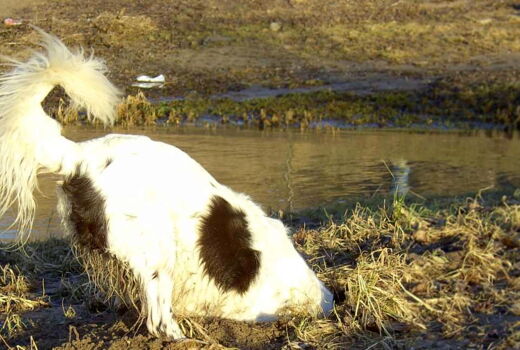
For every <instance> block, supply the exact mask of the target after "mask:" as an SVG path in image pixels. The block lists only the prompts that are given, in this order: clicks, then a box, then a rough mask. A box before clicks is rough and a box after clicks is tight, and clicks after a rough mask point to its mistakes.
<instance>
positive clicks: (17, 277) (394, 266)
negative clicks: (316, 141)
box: [0, 198, 520, 349]
mask: <svg viewBox="0 0 520 350" xmlns="http://www.w3.org/2000/svg"><path fill="white" fill-rule="evenodd" d="M293 238H294V241H295V244H296V245H297V247H298V249H300V250H301V251H302V253H303V254H304V255H305V256H306V257H307V260H308V261H309V263H310V264H311V265H312V267H313V269H314V270H315V271H317V273H318V275H319V277H320V278H321V279H322V280H323V281H324V282H325V283H326V284H327V285H328V286H329V288H331V289H332V290H333V291H334V293H335V296H336V307H335V310H334V312H333V313H332V314H331V315H330V316H329V317H327V318H325V319H314V318H308V317H293V318H286V319H283V320H280V321H278V322H275V323H272V324H264V325H261V324H259V325H248V324H244V323H240V322H231V321H225V320H204V319H190V318H188V319H183V320H182V321H181V325H182V327H183V328H184V330H185V331H186V333H187V334H189V335H190V337H194V338H196V339H198V341H197V342H198V343H197V346H200V347H206V348H212V346H213V348H219V347H222V346H227V347H235V346H238V347H257V348H259V347H261V348H280V347H285V348H288V349H289V348H291V349H292V348H301V347H306V346H311V347H316V348H331V349H332V348H344V347H345V346H349V347H352V348H358V347H367V346H368V347H370V346H372V347H373V348H385V349H386V348H389V347H398V348H400V347H408V346H414V347H415V348H419V349H421V348H424V349H426V348H431V347H434V346H433V345H432V344H437V345H439V344H440V345H442V344H445V345H449V346H454V347H457V346H464V347H466V346H472V345H474V346H482V345H484V346H487V347H489V346H493V347H494V348H497V349H508V348H514V347H518V346H519V345H520V343H519V340H520V339H519V338H520V334H519V332H520V330H519V329H518V325H519V323H518V322H520V315H519V314H520V313H519V311H518V308H519V306H518V300H519V299H520V282H519V280H520V256H519V254H518V252H519V250H518V249H519V247H520V204H519V203H518V202H515V200H514V199H511V200H507V199H504V200H503V201H502V202H501V203H498V204H497V205H490V204H489V203H488V202H487V201H486V200H485V199H482V198H478V199H468V200H467V201H466V202H465V203H462V204H461V203H459V204H457V205H451V206H449V207H445V208H443V209H435V210H432V209H428V208H426V207H424V206H419V205H414V204H412V205H409V204H405V203H404V201H402V200H395V201H394V202H393V203H390V204H387V205H383V206H382V207H380V208H378V209H370V208H368V207H364V206H361V205H358V206H357V207H355V208H354V209H352V210H349V211H348V212H346V213H345V218H344V220H339V221H338V220H336V221H330V222H328V223H326V224H324V225H323V226H322V228H320V229H311V230H309V229H304V228H301V229H299V230H297V231H296V232H295V233H294V236H293ZM27 252H28V255H29V256H28V257H27V256H26V255H23V254H22V253H21V252H3V253H2V263H3V267H2V273H3V274H2V275H0V282H1V298H0V300H1V304H0V306H1V307H2V312H3V314H4V316H2V317H3V321H2V322H3V328H2V329H3V330H2V334H3V337H4V339H5V341H7V342H8V343H9V344H16V342H20V344H22V345H24V346H27V348H28V347H29V345H30V344H29V343H28V340H27V339H29V335H33V336H34V335H37V334H38V331H37V330H38V327H41V326H42V323H41V320H40V321H39V322H40V323H39V324H38V323H37V322H36V323H35V322H33V319H34V316H30V317H28V316H26V315H27V313H26V312H27V311H28V310H31V309H40V310H41V308H42V307H44V306H46V305H48V304H47V302H45V301H44V300H45V299H44V298H43V295H40V293H38V292H37V291H36V290H35V289H34V288H32V287H30V286H31V285H38V283H39V282H38V281H41V280H45V279H50V280H52V279H53V278H57V277H58V276H59V280H60V282H59V285H60V287H59V288H58V289H57V291H54V292H53V293H50V294H49V296H48V298H49V300H51V301H52V300H54V301H56V300H61V303H63V302H64V301H65V304H66V305H67V304H69V305H72V306H70V307H69V308H66V307H62V308H63V312H62V314H63V316H62V317H64V319H65V321H64V322H65V324H70V323H71V322H75V320H76V322H77V321H78V320H77V316H76V310H79V309H81V307H80V306H79V305H80V304H83V305H88V307H89V310H90V311H89V313H87V314H89V315H94V314H96V312H98V313H99V312H100V310H101V311H102V310H105V311H102V313H105V314H106V313H109V314H110V313H112V312H113V311H110V310H116V309H117V310H119V312H120V313H121V312H122V311H121V310H124V309H125V308H123V309H121V308H122V305H121V303H120V301H121V300H126V301H128V300H130V301H132V303H127V304H128V305H127V309H129V310H130V311H127V312H126V315H127V316H125V317H126V319H127V320H128V321H126V322H129V323H127V326H124V325H121V323H115V324H114V325H113V326H111V328H110V327H109V328H107V327H105V328H96V329H93V328H89V327H87V326H84V328H82V330H81V331H79V338H77V341H74V340H69V341H71V343H69V344H70V345H73V344H76V345H74V346H80V344H83V343H85V342H86V343H92V344H95V343H96V342H98V341H100V342H101V343H99V344H101V345H98V346H102V347H103V348H104V347H106V346H108V345H109V344H112V346H113V347H114V348H116V349H117V346H118V345H117V344H120V343H121V341H123V340H124V342H125V343H127V342H130V343H129V344H132V342H135V343H134V344H140V345H139V346H142V347H143V348H150V347H152V346H153V344H156V343H157V341H158V340H155V339H154V338H152V337H149V336H147V335H135V333H133V334H134V335H131V334H129V333H128V332H130V333H132V332H138V334H146V333H145V331H144V330H143V328H139V322H138V323H137V324H136V327H137V328H135V327H134V328H132V327H133V326H132V325H133V324H134V323H135V322H136V321H138V318H137V316H128V315H137V314H138V310H139V307H138V305H139V299H138V293H139V292H138V287H137V286H136V285H135V284H132V283H133V279H132V278H130V277H129V276H128V272H127V271H126V270H125V269H124V267H122V266H120V265H118V264H116V263H115V262H114V261H113V260H111V259H109V258H108V257H107V256H101V255H100V256H97V255H96V256H93V255H92V256H88V257H87V258H86V259H85V256H84V255H82V253H81V251H78V252H77V255H78V256H80V261H81V262H82V264H83V267H80V265H79V264H78V263H77V261H76V260H75V259H74V258H73V256H72V254H71V250H70V248H69V247H68V243H67V242H65V241H56V240H54V241H52V242H51V243H48V242H47V243H45V242H44V243H38V244H35V243H32V244H30V245H28V246H27ZM83 268H86V270H87V271H89V274H90V278H91V280H92V281H93V282H95V283H97V284H98V287H99V288H98V289H94V288H93V287H92V285H91V284H89V283H88V277H87V275H86V274H85V273H84V272H82V271H83ZM28 281H32V282H31V283H29V282H28ZM71 281H74V282H72V283H71ZM29 291H32V293H31V292H29ZM130 291H132V292H130ZM114 296H119V298H118V299H117V300H119V302H117V303H114V300H115V299H114V298H113V297H114ZM6 300H8V301H6ZM78 303H79V304H78ZM54 304H56V302H54ZM101 305H104V306H101ZM71 307H72V310H71ZM7 308H10V309H9V310H11V311H10V313H7V315H8V316H9V317H10V318H9V320H7V318H6V317H5V315H6V310H7ZM96 310H97V311H96ZM131 310H134V311H131ZM136 311H137V313H136ZM78 312H80V311H78ZM84 315H85V314H84ZM83 317H86V316H83ZM89 317H94V316H89ZM125 317H124V318H125ZM87 319H88V318H87ZM132 320H133V321H132ZM47 322H55V320H54V321H53V320H47ZM44 323H45V321H44ZM76 324H77V323H76ZM21 325H24V326H21ZM121 327H123V328H125V327H126V329H127V330H126V331H125V332H124V333H123V334H121V333H118V332H119V331H118V329H120V328H121ZM63 328H65V326H63ZM132 329H133V331H132ZM239 329H240V331H238V330H239ZM90 332H94V333H92V334H97V337H98V338H96V337H94V338H92V337H93V336H92V335H91V336H90V337H89V338H85V337H86V335H87V334H90ZM96 332H100V333H96ZM236 332H238V333H240V334H242V336H237V335H236ZM83 334H84V335H85V337H83V338H82V335H83ZM230 334H235V336H232V337H230ZM425 337H426V338H425ZM35 341H36V343H37V344H40V343H41V344H48V343H45V341H43V340H42V339H38V337H35ZM162 342H164V340H162ZM65 343H66V342H64V344H63V345H64V346H65V347H66V344H65ZM59 344H61V343H59V342H58V343H54V344H53V346H56V345H59ZM103 344H104V345H103ZM121 344H122V343H121ZM161 344H163V346H164V343H161ZM180 344H182V343H179V344H177V345H176V346H179V348H182V347H181V345H180ZM173 345H174V344H170V346H173ZM185 345H186V346H187V344H185ZM192 345H193V344H192ZM440 345H439V346H440ZM93 348H96V349H97V348H98V347H93ZM173 348H177V347H173Z"/></svg>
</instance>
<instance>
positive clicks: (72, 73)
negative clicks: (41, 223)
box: [0, 33, 332, 338]
mask: <svg viewBox="0 0 520 350" xmlns="http://www.w3.org/2000/svg"><path fill="white" fill-rule="evenodd" d="M42 36H43V39H44V44H43V47H44V48H45V49H46V53H45V54H35V56H34V57H33V58H32V59H31V60H30V61H29V62H27V63H16V66H15V70H14V71H12V72H11V73H7V74H6V75H4V76H3V77H2V78H0V82H1V84H2V85H1V86H0V165H1V167H0V169H1V170H0V188H1V189H0V214H3V213H4V212H5V211H6V210H7V209H8V208H9V207H10V206H11V205H12V204H13V203H17V205H18V208H19V212H18V217H17V220H16V223H17V224H19V226H20V232H21V234H22V236H24V235H25V234H26V233H27V232H28V230H29V229H30V226H31V223H32V220H33V213H34V200H33V197H32V192H33V190H34V188H35V186H36V174H37V172H38V171H39V170H43V171H47V172H55V173H59V174H62V175H64V176H70V175H71V174H73V173H74V172H75V171H77V167H78V166H80V167H81V173H82V174H84V175H85V176H87V177H88V178H90V179H91V181H92V183H93V186H94V187H95V188H96V189H97V191H98V192H99V193H100V194H101V195H102V197H103V198H104V199H105V205H106V208H105V216H106V217H107V219H108V222H109V227H108V234H107V243H108V244H107V245H108V248H107V249H108V251H109V252H110V253H111V254H112V255H113V256H114V257H116V258H117V259H120V260H121V261H123V262H126V263H127V264H129V266H130V268H131V269H132V271H133V272H134V273H135V275H136V276H137V277H138V278H139V280H140V281H141V282H142V283H143V287H144V288H143V289H144V292H145V295H144V296H143V299H144V301H145V304H146V310H147V326H148V329H149V331H150V332H152V333H153V334H158V333H159V332H163V333H165V334H166V335H168V336H170V337H173V338H181V337H183V334H182V332H181V331H180V329H179V326H178V325H177V323H176V321H175V318H174V316H173V314H178V315H203V316H217V317H224V318H230V319H236V320H268V319H273V318H275V317H276V316H277V315H279V314H280V313H283V312H285V311H287V310H293V311H294V310H296V311H303V312H308V313H310V314H315V315H316V314H319V313H323V312H324V313H328V312H329V311H330V310H331V308H332V295H331V293H330V292H329V291H328V290H327V289H326V288H325V287H324V286H323V284H322V283H321V282H320V281H319V280H318V279H317V278H316V276H315V274H314V273H313V272H312V270H311V269H310V268H309V267H308V266H307V264H306V263H305V261H304V260H303V259H302V257H301V256H300V255H299V254H298V253H297V251H296V250H295V249H294V247H293V245H292V243H291V241H290V239H289V237H288V232H287V229H286V228H285V227H284V225H283V224H282V223H281V222H280V221H279V220H274V219H271V218H269V217H267V216H266V215H265V213H264V212H263V211H262V210H261V209H260V207H259V206H258V205H256V204H255V203H254V202H252V201H251V199H250V198H249V197H247V196H245V195H243V194H239V193H236V192H233V191H232V190H231V189H229V188H227V187H225V186H223V185H221V184H219V183H218V182H217V181H216V180H215V179H214V178H213V177H212V176H211V175H210V174H209V173H208V172H207V171H206V170H205V169H204V168H203V167H202V166H200V165H199V164H198V163H197V162H195V161H194V160H193V159H192V158H190V157H189V156H188V155H187V154H186V153H184V152H182V151H181V150H179V149H178V148H176V147H173V146H170V145H167V144H164V143H160V142H155V141H152V140H150V139H149V138H148V137H144V136H131V135H108V136H105V137H102V138H99V139H94V140H90V141H86V142H81V143H73V142H71V141H69V140H67V139H65V138H64V137H62V136H61V135H60V126H59V125H58V124H57V123H56V122H55V121H54V120H52V119H51V118H49V117H48V116H47V115H46V114H45V112H44V111H43V109H42V108H41V106H40V102H41V101H42V100H43V99H44V98H45V96H46V95H47V93H48V92H49V91H50V90H51V89H52V87H53V86H54V85H56V84H60V85H62V86H63V87H64V88H65V90H66V91H67V93H68V94H69V95H70V96H71V97H72V99H73V100H74V101H75V103H76V104H78V105H80V106H82V107H85V108H86V109H87V111H88V112H89V115H92V117H94V118H98V119H99V120H101V121H102V122H104V123H106V124H110V123H111V122H112V121H113V115H114V114H113V111H114V106H115V104H116V101H117V90H116V89H115V88H114V87H113V86H112V85H111V83H110V82H109V81H108V80H107V79H106V78H105V77H104V76H103V72H104V70H105V68H104V65H103V64H102V63H101V62H100V61H99V60H97V59H96V58H93V57H89V58H84V57H83V54H82V53H81V52H79V53H71V52H70V51H69V50H68V49H67V48H66V47H65V46H64V45H63V44H62V43H61V42H60V41H59V40H58V39H57V38H55V37H53V36H50V35H48V34H45V33H42ZM107 159H110V160H113V162H112V163H111V165H110V166H108V167H105V165H106V161H107ZM20 165H21V166H20ZM58 193H59V202H60V204H59V208H60V212H61V215H62V217H63V218H64V221H65V223H66V227H68V228H69V229H68V231H73V230H72V229H71V225H70V222H68V219H67V218H68V215H69V212H70V210H71V209H70V203H68V199H67V197H66V196H65V195H64V194H63V192H61V191H58ZM214 196H220V197H222V198H224V199H225V200H227V201H228V202H229V203H231V205H232V206H233V208H235V209H237V210H241V211H243V212H244V213H245V215H246V220H247V223H248V228H249V230H250V231H251V235H252V237H251V241H252V242H251V244H252V249H255V250H257V251H259V252H260V254H261V258H260V270H259V273H258V276H257V278H256V279H255V280H254V281H253V283H252V284H251V286H250V287H249V289H248V290H247V291H246V292H245V293H243V294H239V293H237V292H234V291H228V292H224V291H222V290H221V289H219V288H217V286H216V285H215V283H214V281H212V280H211V279H209V278H208V277H207V275H206V274H205V272H204V269H203V266H202V264H201V259H200V258H199V255H198V247H197V241H198V239H199V235H200V233H199V231H200V225H201V218H202V217H203V216H204V215H205V214H207V212H208V210H209V209H208V206H209V205H210V201H211V198H213V197H214ZM70 233H72V234H74V232H70ZM172 300H173V303H172ZM172 307H173V309H172ZM172 312H173V313H172Z"/></svg>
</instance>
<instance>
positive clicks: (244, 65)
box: [0, 0, 520, 95]
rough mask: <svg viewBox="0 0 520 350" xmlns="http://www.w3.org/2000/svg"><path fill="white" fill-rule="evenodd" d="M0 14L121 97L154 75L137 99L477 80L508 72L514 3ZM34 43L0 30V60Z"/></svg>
mask: <svg viewBox="0 0 520 350" xmlns="http://www.w3.org/2000/svg"><path fill="white" fill-rule="evenodd" d="M0 15H1V16H2V17H13V18H17V19H22V20H23V21H24V23H31V24H34V25H37V26H40V27H42V28H43V29H45V30H47V31H51V32H53V33H54V34H56V35H58V36H59V37H60V38H62V39H63V40H64V41H65V42H66V43H67V44H69V45H81V46H82V47H84V48H87V49H90V48H91V49H93V50H94V52H95V53H96V55H98V56H101V57H103V58H105V59H106V60H107V63H108V66H109V68H110V70H111V72H112V77H111V78H112V79H113V80H114V81H115V82H116V83H117V84H118V85H119V86H121V87H123V88H126V89H127V92H129V93H135V91H136V89H135V88H131V87H130V85H131V83H132V82H133V81H134V79H135V77H136V76H138V75H141V74H147V75H158V74H161V73H162V74H165V75H166V78H167V85H166V87H165V88H164V89H162V90H157V91H148V94H149V95H172V94H173V95H179V94H180V95H187V94H190V93H192V92H197V93H203V94H204V93H215V92H223V91H229V90H237V89H242V88H245V87H248V86H251V85H263V86H275V87H295V86H308V85H316V84H326V83H334V82H338V81H340V82H344V81H365V82H366V81H374V82H381V81H382V80H383V81H388V83H389V84H392V80H393V78H394V77H396V76H405V77H409V78H416V79H422V78H426V77H430V78H431V77H446V76H453V75H457V74H465V75H467V76H472V75H473V74H474V73H476V74H478V75H479V77H480V78H479V79H481V80H484V81H485V80H486V79H490V78H492V77H493V76H498V77H500V76H504V75H511V74H516V73H515V72H518V71H519V67H520V60H519V58H520V39H519V38H520V16H519V15H520V9H519V5H518V3H517V2H516V1H487V0H461V1H441V0H430V1H418V0H399V1H397V0H368V1H363V2H356V1H339V2H335V1H330V2H323V1H319V0H268V1H260V0H249V1H237V0H226V1H216V0H208V1H206V0H181V1H178V0H156V1H123V0H106V1H105V0H92V1H82V0H64V1H58V2H57V1H44V0H27V1H23V0H21V1H14V0H7V5H4V6H3V8H2V9H0ZM36 41H37V35H36V34H35V33H34V31H33V30H32V29H31V28H30V27H29V26H27V25H25V24H23V25H21V26H12V27H6V26H4V27H0V52H1V53H2V54H4V55H9V56H15V57H25V56H27V55H28V54H29V51H28V50H27V46H28V45H29V46H33V47H34V43H35V42H36ZM482 72H485V74H482Z"/></svg>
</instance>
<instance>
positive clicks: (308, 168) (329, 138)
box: [0, 127, 520, 238]
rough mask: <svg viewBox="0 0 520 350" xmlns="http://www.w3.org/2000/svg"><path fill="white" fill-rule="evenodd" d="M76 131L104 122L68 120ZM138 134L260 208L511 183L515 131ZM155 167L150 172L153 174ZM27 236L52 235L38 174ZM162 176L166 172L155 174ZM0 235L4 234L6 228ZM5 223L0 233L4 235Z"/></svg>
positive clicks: (49, 207) (518, 146) (50, 198)
mask: <svg viewBox="0 0 520 350" xmlns="http://www.w3.org/2000/svg"><path fill="white" fill-rule="evenodd" d="M64 132H65V135H66V136H67V137H68V138H70V139H73V140H76V141H81V140H87V139H91V138H94V137H99V136H103V135H104V134H106V133H107V131H105V130H102V129H94V128H84V127H82V128H78V127H69V128H65V130H64ZM113 132H118V133H132V134H146V135H148V136H150V137H152V138H154V139H157V140H160V141H163V142H166V143H169V144H172V145H175V146H177V147H179V148H181V149H182V150H184V151H186V152H187V153H189V154H190V155H191V156H192V157H193V158H194V159H195V160H197V161H198V162H199V163H201V164H202V165H203V166H204V167H205V168H206V169H208V170H209V172H210V173H212V174H213V175H214V176H215V178H216V179H217V180H218V181H219V182H221V183H223V184H226V185H228V186H230V187H231V188H233V189H235V190H236V191H240V192H245V193H247V194H249V195H250V196H251V197H252V198H253V199H254V200H255V201H256V202H258V203H260V204H261V205H262V206H263V207H264V208H265V209H267V210H280V209H281V210H298V209H302V208H308V207H317V206H320V205H323V204H326V203H330V202H334V201H348V200H349V199H350V198H354V197H356V198H359V197H360V196H361V197H363V196H366V197H370V196H374V195H376V194H387V193H391V192H393V191H398V192H401V193H406V192H409V193H412V195H419V196H423V197H431V196H438V195H459V194H460V195H462V194H465V193H469V192H475V191H478V190H479V189H483V188H487V187H491V186H493V187H495V188H501V187H505V186H508V187H510V186H515V187H520V138H518V137H513V138H506V137H504V136H501V135H495V136H493V137H489V136H486V135H484V133H473V134H471V135H470V134H468V133H465V134H460V133H454V132H448V133H440V132H431V133H412V132H403V131H340V132H336V133H334V134H333V133H331V132H330V131H329V132H323V131H321V132H320V131H315V132H313V131H308V132H305V133H300V132H298V131H287V130H285V131H284V130H271V131H256V130H240V129H237V128H230V129H225V128H219V129H216V130H215V129H205V128H189V127H184V128H174V129H167V128H158V129H143V130H138V129H133V130H114V131H113ZM160 178H161V177H160V174H158V179H160ZM40 180H41V181H40V191H41V194H39V195H38V196H37V197H38V199H37V203H38V211H37V217H36V221H35V225H34V230H33V237H38V238H46V237H49V236H60V235H61V232H62V231H61V227H60V224H59V220H58V218H57V217H56V211H55V205H56V198H55V194H54V193H55V180H56V178H55V177H53V176H48V175H46V176H41V179H40ZM163 180H164V181H167V179H163ZM10 219H11V218H9V216H8V215H6V216H4V218H2V219H1V221H0V225H1V226H3V227H4V228H6V227H8V225H9V223H10ZM5 235H7V236H5ZM8 236H9V232H7V233H6V234H4V237H8Z"/></svg>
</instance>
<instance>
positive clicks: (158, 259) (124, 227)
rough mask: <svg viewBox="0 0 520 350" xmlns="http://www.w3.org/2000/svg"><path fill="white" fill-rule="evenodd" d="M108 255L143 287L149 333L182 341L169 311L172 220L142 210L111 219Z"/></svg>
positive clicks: (171, 271)
mask: <svg viewBox="0 0 520 350" xmlns="http://www.w3.org/2000/svg"><path fill="white" fill-rule="evenodd" d="M110 230H111V232H110V234H109V242H110V245H111V251H112V253H114V254H115V255H116V256H117V257H118V258H119V259H122V260H123V261H127V262H128V264H129V266H130V268H131V269H132V271H133V273H134V274H135V275H136V277H137V278H138V279H139V280H140V281H141V283H142V290H143V292H144V295H142V296H141V298H142V301H143V302H144V303H145V306H146V309H145V310H146V312H147V321H146V326H147V328H148V330H149V331H150V333H152V334H154V335H156V336H158V335H159V334H160V333H163V334H164V335H166V336H168V337H171V338H173V339H179V338H184V335H183V333H182V331H181V330H180V328H179V325H178V324H177V321H176V320H175V317H174V315H173V311H172V295H173V288H174V283H173V269H174V266H175V260H176V244H175V241H174V237H173V236H174V235H173V225H172V223H171V220H169V218H168V217H167V215H166V214H165V213H163V212H162V211H160V210H158V211H153V210H152V209H149V210H142V211H141V213H140V214H139V215H136V216H132V218H130V219H129V216H128V215H114V214H113V215H111V216H110Z"/></svg>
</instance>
